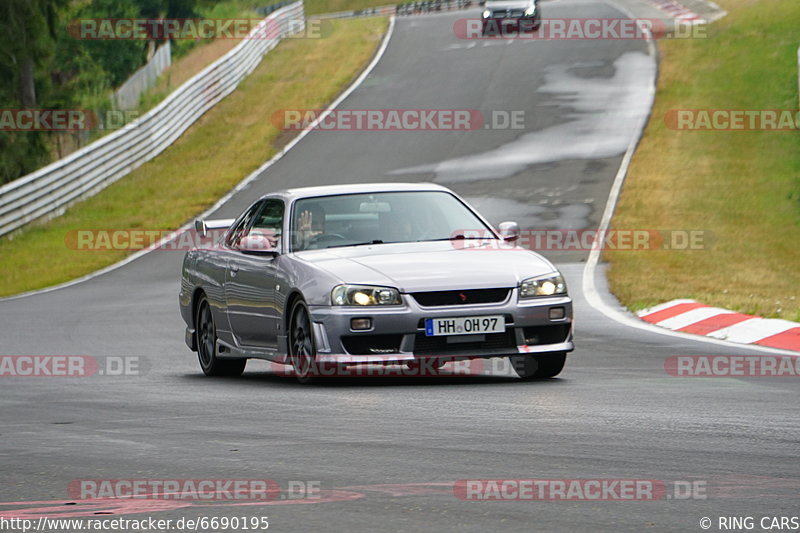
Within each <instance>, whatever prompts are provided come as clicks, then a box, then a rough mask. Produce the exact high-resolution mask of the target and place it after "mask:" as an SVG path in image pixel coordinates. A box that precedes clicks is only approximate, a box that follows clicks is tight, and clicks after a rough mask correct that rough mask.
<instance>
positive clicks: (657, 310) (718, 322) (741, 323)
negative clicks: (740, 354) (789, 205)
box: [636, 300, 800, 352]
mask: <svg viewBox="0 0 800 533" xmlns="http://www.w3.org/2000/svg"><path fill="white" fill-rule="evenodd" d="M636 314H637V315H639V318H641V319H642V320H644V321H645V322H649V323H651V324H655V325H656V326H660V327H663V328H667V329H671V330H673V331H680V332H683V333H694V334H696V335H705V336H707V337H713V338H716V339H722V340H726V341H730V342H736V343H741V344H757V345H759V346H769V347H771V348H779V349H782V350H793V351H796V352H800V323H798V322H791V321H789V320H780V319H775V318H761V317H758V316H753V315H745V314H742V313H736V312H734V311H730V310H728V309H721V308H719V307H711V306H709V305H705V304H702V303H700V302H697V301H695V300H672V301H671V302H667V303H665V304H661V305H657V306H655V307H651V308H650V309H645V310H644V311H639V312H638V313H636Z"/></svg>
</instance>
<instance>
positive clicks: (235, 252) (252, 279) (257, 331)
mask: <svg viewBox="0 0 800 533" xmlns="http://www.w3.org/2000/svg"><path fill="white" fill-rule="evenodd" d="M283 215H284V203H283V201H282V200H280V199H274V198H273V199H266V200H264V201H263V202H262V203H261V205H259V206H258V208H257V209H256V210H255V211H254V213H253V217H252V219H251V220H249V221H247V225H243V226H242V228H241V231H239V232H238V233H237V234H236V235H232V241H231V248H232V250H231V253H230V259H229V261H228V269H227V273H226V283H225V295H226V299H227V307H228V320H229V321H230V325H231V330H232V331H233V334H234V336H235V337H236V340H237V342H238V343H239V345H241V346H251V347H257V348H268V349H274V348H276V347H277V340H278V325H279V320H280V312H279V310H278V306H277V302H276V297H275V293H276V291H275V284H276V275H275V270H276V268H277V263H278V256H277V254H262V253H252V252H247V251H242V250H240V249H238V248H237V246H238V244H239V242H241V240H242V238H243V237H245V236H247V235H251V234H253V233H256V232H258V233H261V234H266V235H269V236H270V237H271V238H274V239H275V241H276V246H280V234H281V228H282V224H283Z"/></svg>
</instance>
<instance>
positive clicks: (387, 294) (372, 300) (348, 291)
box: [331, 285, 403, 306]
mask: <svg viewBox="0 0 800 533" xmlns="http://www.w3.org/2000/svg"><path fill="white" fill-rule="evenodd" d="M331 301H332V302H333V305H355V306H364V305H398V304H401V303H403V302H402V300H401V299H400V291H398V290H397V289H393V288H391V287H371V286H368V285H338V286H336V287H334V288H333V291H332V292H331Z"/></svg>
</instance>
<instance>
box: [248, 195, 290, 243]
mask: <svg viewBox="0 0 800 533" xmlns="http://www.w3.org/2000/svg"><path fill="white" fill-rule="evenodd" d="M283 211H284V206H283V201H281V200H275V199H270V200H265V201H264V208H263V209H262V210H261V211H260V212H259V213H258V215H256V217H255V221H254V222H253V226H252V229H250V232H251V233H255V232H258V233H261V234H262V235H266V236H267V237H269V238H270V239H271V240H273V241H274V242H273V243H272V245H273V246H277V245H278V243H279V242H280V239H281V233H282V232H283Z"/></svg>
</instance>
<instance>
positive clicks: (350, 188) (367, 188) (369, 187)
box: [264, 183, 452, 200]
mask: <svg viewBox="0 0 800 533" xmlns="http://www.w3.org/2000/svg"><path fill="white" fill-rule="evenodd" d="M407 191H443V192H449V193H452V191H451V190H450V189H448V188H447V187H442V186H441V185H436V184H435V183H349V184H345V185H323V186H318V187H299V188H296V189H284V190H282V191H277V192H274V193H270V194H267V195H264V198H266V197H270V196H272V197H274V196H282V197H283V198H286V199H288V200H297V199H300V198H312V197H316V196H335V195H338V194H358V193H376V192H407Z"/></svg>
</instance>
